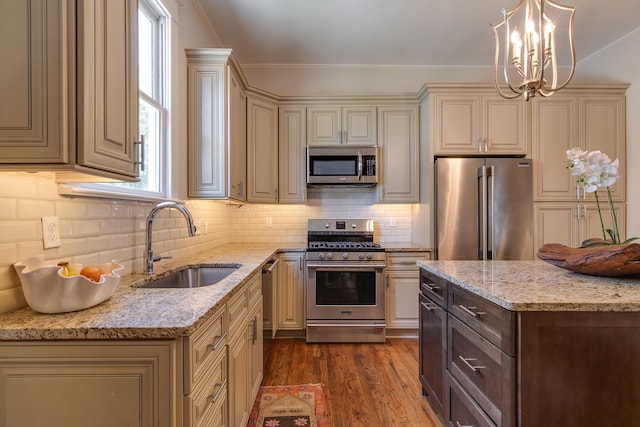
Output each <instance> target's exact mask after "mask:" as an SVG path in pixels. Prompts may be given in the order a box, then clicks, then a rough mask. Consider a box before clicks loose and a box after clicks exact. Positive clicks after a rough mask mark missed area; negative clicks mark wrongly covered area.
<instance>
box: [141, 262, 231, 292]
mask: <svg viewBox="0 0 640 427" xmlns="http://www.w3.org/2000/svg"><path fill="white" fill-rule="evenodd" d="M240 266H241V265H240V264H225V265H222V266H215V267H190V268H185V269H183V270H178V271H174V272H173V273H171V274H169V275H167V276H163V277H160V278H158V279H154V280H151V281H150V282H147V283H144V284H142V285H140V286H138V287H139V288H201V287H203V286H209V285H214V284H216V283H218V282H219V281H221V280H222V279H224V278H225V277H227V276H228V275H230V274H231V273H233V272H234V271H236V270H237V269H238V268H239V267H240Z"/></svg>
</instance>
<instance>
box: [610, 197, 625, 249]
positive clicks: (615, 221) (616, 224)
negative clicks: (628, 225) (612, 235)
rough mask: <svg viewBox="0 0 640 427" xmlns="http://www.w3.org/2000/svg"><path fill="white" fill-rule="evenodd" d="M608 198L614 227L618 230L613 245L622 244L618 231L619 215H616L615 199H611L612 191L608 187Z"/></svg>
mask: <svg viewBox="0 0 640 427" xmlns="http://www.w3.org/2000/svg"><path fill="white" fill-rule="evenodd" d="M607 197H608V199H609V208H610V209H611V218H612V219H613V226H614V228H615V230H616V240H617V241H614V242H613V243H620V242H622V239H621V238H620V230H618V215H616V210H615V208H614V207H613V199H612V197H611V190H610V189H609V187H607Z"/></svg>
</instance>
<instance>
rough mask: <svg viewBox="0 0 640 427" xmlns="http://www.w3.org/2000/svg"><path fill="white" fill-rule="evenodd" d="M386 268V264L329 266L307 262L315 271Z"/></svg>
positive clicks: (341, 264) (340, 264) (327, 264)
mask: <svg viewBox="0 0 640 427" xmlns="http://www.w3.org/2000/svg"><path fill="white" fill-rule="evenodd" d="M386 266H387V265H386V264H385V263H375V264H373V263H368V264H359V263H355V264H345V263H336V264H329V263H325V262H320V263H312V262H307V268H313V269H317V268H333V269H338V270H341V271H353V270H370V269H379V268H385V267H386Z"/></svg>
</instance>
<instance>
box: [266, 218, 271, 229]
mask: <svg viewBox="0 0 640 427" xmlns="http://www.w3.org/2000/svg"><path fill="white" fill-rule="evenodd" d="M266 222H267V228H271V227H272V226H273V219H272V218H271V217H270V216H268V217H267V220H266Z"/></svg>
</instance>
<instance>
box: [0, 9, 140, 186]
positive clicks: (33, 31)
mask: <svg viewBox="0 0 640 427" xmlns="http://www.w3.org/2000/svg"><path fill="white" fill-rule="evenodd" d="M137 11H138V2H137V1H136V0H108V1H107V0H96V1H88V0H83V1H77V2H73V1H65V0H52V1H41V0H36V1H29V2H19V1H11V2H2V3H1V4H0V28H2V32H3V36H2V37H0V52H2V54H3V58H4V62H5V63H6V64H10V66H8V67H3V68H2V70H0V88H2V90H1V93H2V99H0V168H3V169H13V170H37V171H42V170H50V171H56V172H58V179H59V180H61V181H65V180H78V179H79V178H78V177H77V176H75V173H77V172H80V173H82V174H89V175H93V176H97V177H104V178H109V179H117V180H128V181H131V180H135V179H136V178H137V176H138V163H137V162H136V160H137V159H138V148H137V147H136V144H135V142H136V141H137V139H138V84H137V82H138V66H137V57H138V55H137ZM83 177H84V178H82V179H81V180H90V178H87V176H86V175H83ZM96 180H98V178H96Z"/></svg>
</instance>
